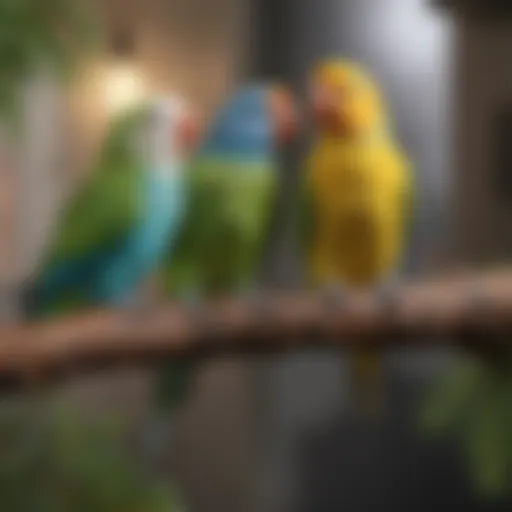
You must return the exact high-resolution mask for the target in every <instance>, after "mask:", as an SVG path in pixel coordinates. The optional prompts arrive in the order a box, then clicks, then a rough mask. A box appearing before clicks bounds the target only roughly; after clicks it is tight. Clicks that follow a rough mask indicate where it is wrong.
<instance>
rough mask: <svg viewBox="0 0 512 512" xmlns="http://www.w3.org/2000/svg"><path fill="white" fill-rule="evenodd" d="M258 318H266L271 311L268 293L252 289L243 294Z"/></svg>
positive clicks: (260, 289) (259, 289)
mask: <svg viewBox="0 0 512 512" xmlns="http://www.w3.org/2000/svg"><path fill="white" fill-rule="evenodd" d="M243 296H244V298H245V300H247V302H248V303H249V304H250V306H251V308H252V309H253V310H254V312H255V314H256V315H257V316H258V317H262V318H266V317H267V316H268V315H269V313H270V311H271V301H270V297H269V293H268V291H267V290H264V289H263V288H252V289H251V290H249V291H248V292H245V293H244V294H243Z"/></svg>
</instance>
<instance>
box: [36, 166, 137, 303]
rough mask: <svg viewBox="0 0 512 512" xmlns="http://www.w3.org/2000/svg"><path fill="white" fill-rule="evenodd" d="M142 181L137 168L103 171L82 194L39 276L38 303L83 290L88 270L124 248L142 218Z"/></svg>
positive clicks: (76, 197) (61, 225) (64, 221)
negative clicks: (61, 293)
mask: <svg viewBox="0 0 512 512" xmlns="http://www.w3.org/2000/svg"><path fill="white" fill-rule="evenodd" d="M139 178H140V173H139V172H138V171H137V169H136V168H135V167H134V168H132V169H127V168H123V169H105V168H103V169H98V170H97V171H96V172H95V173H94V174H93V175H92V177H91V179H90V180H89V181H87V182H86V183H85V184H84V185H83V186H82V187H81V188H79V189H78V191H77V192H76V193H75V195H74V197H73V198H72V199H71V200H70V201H69V203H68V205H67V206H66V208H65V209H64V211H63V214H62V217H61V220H60V222H59V223H58V224H57V229H56V231H55V236H54V238H53V240H52V242H51V244H50V245H49V248H48V251H47V255H46V258H44V259H43V262H42V265H41V266H40V268H39V271H38V272H37V276H36V279H35V282H34V283H33V289H32V292H34V293H35V295H36V296H39V299H40V300H37V301H36V302H41V301H43V300H44V297H45V295H47V293H46V292H51V293H52V295H53V294H57V295H58V291H59V289H62V288H67V287H70V286H77V287H80V284H81V282H82V281H81V280H84V279H87V272H88V269H90V268H93V267H96V265H97V264H101V262H102V261H103V260H102V258H103V257H104V256H105V255H108V254H109V252H110V251H112V250H115V249H116V248H117V247H119V246H121V244H122V243H123V241H124V240H125V239H126V238H127V236H128V234H129V233H130V230H131V228H132V227H133V225H134V224H135V222H136V221H137V219H138V218H139V214H140V207H141V201H140V200H139V197H140V194H139V190H138V189H140V186H139ZM34 307H36V309H39V308H38V307H37V306H35V305H34ZM31 309H32V308H31Z"/></svg>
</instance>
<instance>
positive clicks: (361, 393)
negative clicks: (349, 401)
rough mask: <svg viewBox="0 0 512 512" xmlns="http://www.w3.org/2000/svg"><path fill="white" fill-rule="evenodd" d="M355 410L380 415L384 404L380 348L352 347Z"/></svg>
mask: <svg viewBox="0 0 512 512" xmlns="http://www.w3.org/2000/svg"><path fill="white" fill-rule="evenodd" d="M351 366H352V375H353V377H352V382H353V389H354V393H353V396H354V397H355V405H356V410H357V411H358V412H361V413H363V414H364V415H365V416H370V417H375V416H378V415H380V413H381V412H382V408H383V405H384V378H383V355H382V352H381V350H380V349H374V348H364V349H354V352H353V354H351Z"/></svg>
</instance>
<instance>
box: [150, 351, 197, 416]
mask: <svg viewBox="0 0 512 512" xmlns="http://www.w3.org/2000/svg"><path fill="white" fill-rule="evenodd" d="M194 367H195V365H194V364H193V363H191V362H189V361H186V362H185V361H183V362H176V363H174V362H173V363H171V362H166V363H164V365H163V366H162V368H161V369H160V370H159V371H158V375H157V385H156V393H157V396H156V399H157V404H158V405H159V406H160V407H161V408H162V409H164V410H165V411H173V410H174V409H176V408H178V407H180V406H181V405H182V404H183V403H184V402H185V401H186V399H187V398H188V396H189V394H190V391H191V388H192V387H193V386H192V384H193V381H194V377H195V375H194V374H195V371H194V370H195V368H194Z"/></svg>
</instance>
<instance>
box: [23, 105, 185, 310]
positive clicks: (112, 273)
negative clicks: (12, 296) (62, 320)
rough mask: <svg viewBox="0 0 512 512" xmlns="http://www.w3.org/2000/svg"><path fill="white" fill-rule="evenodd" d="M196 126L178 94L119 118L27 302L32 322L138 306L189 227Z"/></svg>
mask: <svg viewBox="0 0 512 512" xmlns="http://www.w3.org/2000/svg"><path fill="white" fill-rule="evenodd" d="M194 124H195V123H194V117H193V116H192V113H191V110H190V109H189V108H188V107H187V106H186V105H185V103H184V102H183V101H182V100H181V99H178V97H177V96H168V97H161V98H156V99H154V100H151V101H148V102H147V104H144V105H141V106H138V107H135V108H133V109H131V110H130V111H129V112H125V113H124V114H123V115H121V116H120V117H119V118H118V119H116V120H114V122H113V126H112V127H111V130H110V132H109V133H108V134H107V137H106V140H105V142H104V144H103V146H102V148H101V151H100V157H99V161H98V163H97V166H96V168H95V169H94V170H93V172H92V175H90V177H89V178H90V179H89V180H88V181H86V182H85V183H84V185H83V186H82V187H80V188H79V189H78V190H77V192H76V194H75V195H74V196H73V197H72V198H71V200H70V201H69V203H68V204H67V206H66V208H65V209H64V211H63V215H62V217H61V219H60V221H59V222H58V224H57V229H56V233H55V236H54V238H53V241H52V242H51V244H50V245H49V247H48V250H47V254H46V257H45V258H43V260H42V265H41V266H40V267H39V268H38V269H37V270H36V273H35V276H34V279H33V280H32V282H31V286H30V287H29V290H28V293H27V294H26V297H25V309H26V313H27V315H28V318H29V319H35V318H45V317H48V316H50V315H56V314H66V313H71V312H73V311H76V310H78V309H81V308H90V307H120V308H123V307H130V305H133V304H135V303H134V302H132V297H134V293H135V292H136V290H137V288H138V287H139V285H140V284H141V283H142V282H143V281H144V279H145V278H147V277H148V276H149V275H150V274H151V273H152V272H153V270H154V269H155V267H157V265H158V264H159V262H160V260H161V257H162V256H163V255H164V254H165V251H168V250H171V249H172V244H173V242H174V241H175V240H176V238H177V235H178V233H179V230H180V227H181V225H182V220H183V217H184V212H185V209H186V182H185V180H184V172H183V171H184V166H185V162H186V158H187V154H188V153H189V151H190V147H191V145H192V143H193V140H192V138H193V137H192V136H193V130H192V127H193V126H194Z"/></svg>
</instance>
